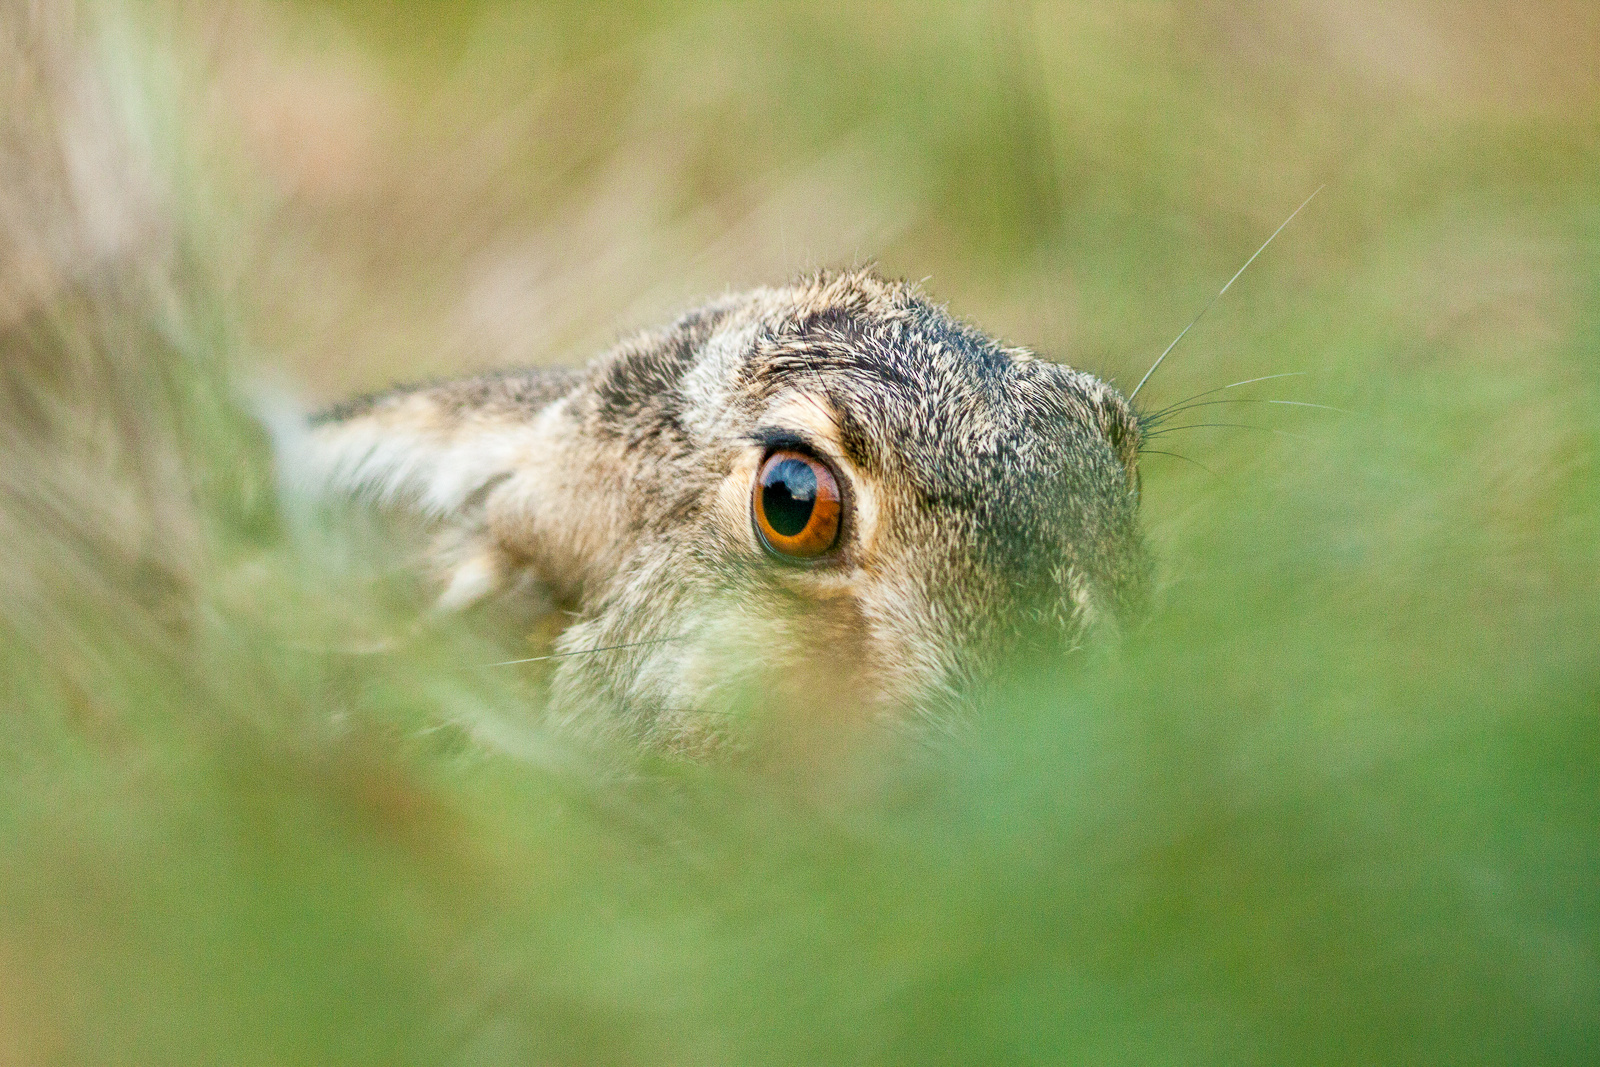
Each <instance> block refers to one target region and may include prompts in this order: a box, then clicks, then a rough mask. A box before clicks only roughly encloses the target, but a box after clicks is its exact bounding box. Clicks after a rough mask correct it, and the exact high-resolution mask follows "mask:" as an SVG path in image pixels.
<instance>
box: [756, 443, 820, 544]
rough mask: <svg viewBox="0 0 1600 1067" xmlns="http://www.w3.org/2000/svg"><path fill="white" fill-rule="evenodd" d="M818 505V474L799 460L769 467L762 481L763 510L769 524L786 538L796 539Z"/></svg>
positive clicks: (782, 461) (780, 462)
mask: <svg viewBox="0 0 1600 1067" xmlns="http://www.w3.org/2000/svg"><path fill="white" fill-rule="evenodd" d="M816 503H817V475H816V472H815V471H813V470H812V469H811V467H810V466H809V465H808V464H805V463H802V462H800V461H799V460H798V459H782V460H779V461H778V462H777V463H774V464H773V465H772V466H771V467H769V468H767V475H766V477H765V478H763V479H761V510H762V511H763V512H765V513H766V516H767V525H768V526H771V527H772V528H773V529H774V530H776V531H777V532H778V533H780V534H782V535H783V536H784V537H793V536H795V535H796V534H798V533H799V532H800V531H801V530H804V529H805V528H806V523H808V522H810V521H811V509H812V508H814V507H815V506H816Z"/></svg>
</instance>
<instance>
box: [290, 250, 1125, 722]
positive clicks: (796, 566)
mask: <svg viewBox="0 0 1600 1067" xmlns="http://www.w3.org/2000/svg"><path fill="white" fill-rule="evenodd" d="M315 440H316V441H317V443H318V449H317V455H318V457H319V461H320V463H321V464H322V466H323V469H324V471H325V472H326V473H327V474H328V475H329V476H330V477H331V478H332V479H333V480H334V481H335V482H336V483H338V484H341V485H343V486H346V487H348V488H353V489H356V490H358V491H367V492H371V493H374V494H377V495H379V496H382V497H385V498H389V499H392V500H394V501H396V502H397V503H409V505H410V506H412V507H414V508H417V509H420V510H422V511H424V512H425V513H427V514H429V515H431V516H433V517H434V518H435V520H436V521H437V522H438V523H439V524H440V525H441V527H442V529H443V531H444V533H443V534H442V535H441V538H440V540H439V542H438V544H439V546H440V547H439V549H438V553H437V557H436V561H437V565H438V567H439V570H440V576H441V578H442V579H443V581H444V593H443V599H444V601H445V602H446V603H447V604H459V603H465V602H468V601H471V600H473V599H476V598H479V597H481V596H484V595H488V594H491V593H495V592H497V591H501V590H506V589H512V588H520V589H526V587H527V582H526V580H525V579H526V578H527V577H529V576H531V577H532V578H533V579H534V580H535V581H536V582H537V583H538V585H539V586H541V587H542V588H543V590H544V591H545V592H546V593H547V594H548V595H549V596H550V597H551V598H552V600H553V602H554V603H557V604H561V605H563V606H565V607H566V608H567V609H569V610H570V612H571V613H572V614H573V615H574V616H575V620H574V622H573V623H572V625H570V626H569V627H568V628H567V629H566V631H565V633H564V634H563V636H562V638H561V641H560V646H559V647H560V651H562V652H567V653H578V652H585V651H586V650H591V649H593V650H601V651H594V652H592V653H590V654H582V655H570V656H567V657H566V658H564V659H562V660H560V661H559V662H560V664H561V666H560V667H559V669H558V672H557V675H556V679H555V693H554V698H553V699H554V701H555V704H556V706H557V708H558V709H560V711H561V712H562V713H563V714H565V715H570V716H582V717H586V718H590V719H592V720H593V721H595V722H608V723H620V724H627V725H629V726H631V727H632V728H635V729H638V730H640V731H641V732H644V733H646V734H648V735H652V736H656V737H659V738H662V739H663V740H667V741H669V742H671V741H680V742H682V741H688V740H690V739H695V738H700V737H703V736H706V735H711V736H715V735H717V734H718V733H719V732H720V731H719V724H720V723H722V722H724V721H726V717H727V716H728V715H729V714H730V713H732V712H733V710H734V709H735V708H737V707H740V706H748V705H749V704H750V703H751V702H752V701H756V702H759V703H761V704H764V705H768V706H771V707H774V708H777V709H786V708H790V707H793V708H795V709H798V710H797V711H796V713H797V714H801V713H809V714H815V713H816V712H818V711H819V710H820V711H822V712H825V713H826V714H827V715H829V716H831V717H837V718H845V719H853V720H861V719H867V718H876V717H880V716H883V715H894V714H901V713H905V712H908V711H909V712H910V713H911V714H916V713H917V712H918V711H919V710H921V711H927V710H929V709H933V708H945V707H948V705H949V703H950V701H951V700H952V699H953V698H959V697H960V696H961V695H962V694H968V693H972V692H974V691H976V690H977V689H979V688H981V687H982V686H983V685H984V684H985V683H986V682H987V681H990V680H992V679H993V678H994V675H995V672H996V669H997V668H998V667H999V666H1000V665H1001V664H1003V663H1004V662H1005V661H1006V660H1007V658H1008V655H1009V654H1010V653H1013V652H1015V651H1016V650H1017V649H1019V648H1022V647H1035V648H1036V647H1040V646H1043V647H1057V648H1061V649H1067V648H1071V647H1075V646H1076V645H1078V644H1080V643H1081V642H1082V641H1083V640H1084V638H1085V636H1086V635H1087V634H1088V633H1089V632H1090V631H1091V630H1092V629H1095V628H1097V627H1102V626H1106V625H1115V624H1116V622H1117V621H1118V620H1120V619H1124V618H1126V617H1128V616H1129V615H1130V614H1131V613H1132V612H1134V611H1135V610H1136V609H1137V605H1138V603H1139V601H1140V598H1141V596H1142V594H1143V589H1144V584H1145V571H1146V568H1145V561H1144V555H1143V551H1142V547H1141V540H1140V534H1139V527H1138V516H1137V512H1138V499H1139V478H1138V473H1137V469H1136V459H1137V454H1138V446H1139V425H1138V422H1137V420H1136V418H1135V417H1134V415H1133V413H1132V411H1131V410H1130V408H1129V407H1128V405H1127V404H1126V403H1125V402H1124V400H1123V399H1122V397H1121V396H1120V395H1118V394H1117V393H1116V392H1115V391H1113V390H1112V389H1111V388H1110V387H1108V386H1107V385H1106V384H1105V383H1103V382H1101V381H1099V380H1097V379H1095V378H1093V377H1091V376H1090V375H1087V374H1084V373H1081V372H1078V371H1074V370H1071V369H1069V368H1067V367H1064V366H1061V365H1059V364H1055V363H1049V362H1045V361H1042V360H1039V359H1036V358H1034V357H1033V356H1031V355H1030V354H1028V353H1027V352H1024V351H1020V350H1016V349H1007V348H1002V347H1001V346H1000V345H998V344H996V343H995V342H994V341H992V340H990V339H989V338H987V337H985V336H984V335H982V334H981V333H979V332H977V331H976V330H974V329H972V328H971V327H968V326H966V325H964V324H962V323H960V322H957V321H956V320H954V319H952V318H951V317H950V316H949V315H948V314H947V313H946V312H945V311H944V310H943V309H941V308H939V307H937V306H935V305H933V304H931V303H929V302H928V301H927V300H926V299H925V298H924V297H923V296H921V294H920V293H919V292H918V291H917V290H916V289H915V288H914V287H912V286H909V285H905V284H899V283H892V282H886V281H884V280H882V279H880V278H878V277H876V276H874V275H872V274H869V273H862V272H856V273H849V274H839V275H821V276H817V277H814V278H810V279H807V280H804V281H801V282H799V283H797V284H795V285H792V286H789V287H786V288H777V289H760V290H756V291H754V292H751V293H747V294H744V295H740V296H735V297H729V298H726V299H723V300H719V301H716V302H714V303H712V304H710V305H708V306H706V307H704V308H702V309H700V310H698V311H695V312H693V313H691V314H689V315H687V316H685V317H684V318H682V319H680V320H679V321H678V322H676V323H674V324H673V325H671V326H670V327H668V328H666V329H665V330H663V331H660V332H656V333H649V334H645V335H643V336H641V337H638V338H636V339H634V340H632V341H629V342H627V343H625V344H623V345H622V346H620V347H619V348H618V349H616V350H615V351H613V352H612V353H610V354H609V355H607V356H605V357H603V358H602V359H600V360H598V361H597V362H596V363H594V364H592V365H591V366H590V367H588V368H587V369H585V370H582V371H577V372H559V373H551V372H528V373H512V374H503V375H496V376H491V377H486V378H478V379H473V380H467V381H462V382H457V383H450V384H444V385H436V386H428V387H422V388H417V389H409V390H401V391H397V392H394V393H390V394H385V395H382V396H378V397H374V398H369V399H366V400H362V401H358V402H356V403H355V404H352V405H348V406H346V407H345V408H343V409H340V410H337V411H335V412H333V413H331V414H330V415H329V416H328V417H327V418H326V419H325V420H324V421H323V423H322V424H321V426H320V427H319V428H318V430H317V432H316V437H315ZM518 579H523V580H522V581H518Z"/></svg>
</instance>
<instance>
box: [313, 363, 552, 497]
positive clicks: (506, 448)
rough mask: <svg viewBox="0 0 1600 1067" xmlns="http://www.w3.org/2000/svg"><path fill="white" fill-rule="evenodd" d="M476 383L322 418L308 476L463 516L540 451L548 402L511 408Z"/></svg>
mask: <svg viewBox="0 0 1600 1067" xmlns="http://www.w3.org/2000/svg"><path fill="white" fill-rule="evenodd" d="M472 386H474V382H467V384H450V386H432V387H422V389H416V390H406V392H395V394H387V395H382V397H376V398H368V400H360V402H355V403H354V405H347V406H344V408H336V410H333V411H330V413H326V414H323V416H320V418H318V419H317V421H315V426H314V429H312V434H310V442H309V451H307V458H306V464H304V469H306V474H307V475H309V477H310V478H312V482H314V485H318V486H322V488H325V490H331V491H336V493H349V494H352V496H362V498H366V499H373V501H376V502H379V504H386V506H395V507H402V509H405V510H411V512H416V514H419V515H422V517H426V518H446V517H454V515H458V514H459V512H461V510H462V509H466V507H469V504H470V502H472V501H474V498H478V496H482V494H483V493H485V491H486V490H490V488H493V485H494V483H496V482H499V480H501V478H506V477H509V475H510V474H512V472H514V470H515V469H517V467H518V466H520V464H523V462H528V461H530V459H531V458H533V454H534V453H536V451H538V446H539V440H541V430H544V429H546V426H547V421H549V418H550V411H549V405H544V406H542V408H538V406H533V405H507V403H504V402H502V398H501V397H494V395H485V394H486V390H485V389H482V387H478V389H472Z"/></svg>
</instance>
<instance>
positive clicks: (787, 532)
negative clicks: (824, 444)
mask: <svg viewBox="0 0 1600 1067" xmlns="http://www.w3.org/2000/svg"><path fill="white" fill-rule="evenodd" d="M750 506H751V510H752V511H753V512H754V513H755V519H756V529H757V530H759V531H760V532H761V539H762V540H763V541H765V542H766V543H767V547H768V548H770V549H772V551H773V552H775V553H777V554H778V555H780V556H787V557H789V558H791V559H810V558H812V557H814V556H820V555H822V554H823V553H824V552H826V551H828V550H829V549H830V548H832V547H833V546H834V543H835V542H836V541H838V540H839V511H840V505H839V483H838V482H837V481H835V480H834V477H833V472H832V471H830V470H829V469H828V467H827V465H826V464H824V463H823V462H821V461H820V460H818V459H815V458H814V457H812V456H808V455H806V454H805V453H804V452H795V451H791V450H788V449H782V450H779V451H777V452H774V453H772V455H770V456H768V457H767V459H766V462H765V463H763V464H762V465H761V473H760V474H759V475H757V476H756V485H755V492H754V495H753V496H752V498H751V501H750Z"/></svg>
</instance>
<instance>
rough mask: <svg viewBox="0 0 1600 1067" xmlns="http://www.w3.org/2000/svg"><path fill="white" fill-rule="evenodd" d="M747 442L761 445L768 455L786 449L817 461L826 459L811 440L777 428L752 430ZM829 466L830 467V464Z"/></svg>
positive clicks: (799, 434)
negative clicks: (814, 458)
mask: <svg viewBox="0 0 1600 1067" xmlns="http://www.w3.org/2000/svg"><path fill="white" fill-rule="evenodd" d="M749 440H750V443H751V444H756V445H761V446H762V447H763V448H765V449H766V450H767V451H768V452H769V453H770V452H778V451H781V450H782V449H786V448H787V449H793V450H794V451H796V452H804V453H806V454H807V455H810V456H815V457H816V458H817V459H819V460H825V459H826V458H827V455H826V453H824V452H822V451H821V450H820V449H818V448H817V446H816V445H815V444H814V443H813V442H812V440H811V438H809V437H807V436H806V435H805V434H802V433H796V432H795V431H794V430H786V429H784V428H782V427H779V426H763V427H761V428H760V429H758V430H752V431H751V433H750V438H749ZM829 466H832V464H831V463H830V464H829Z"/></svg>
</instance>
